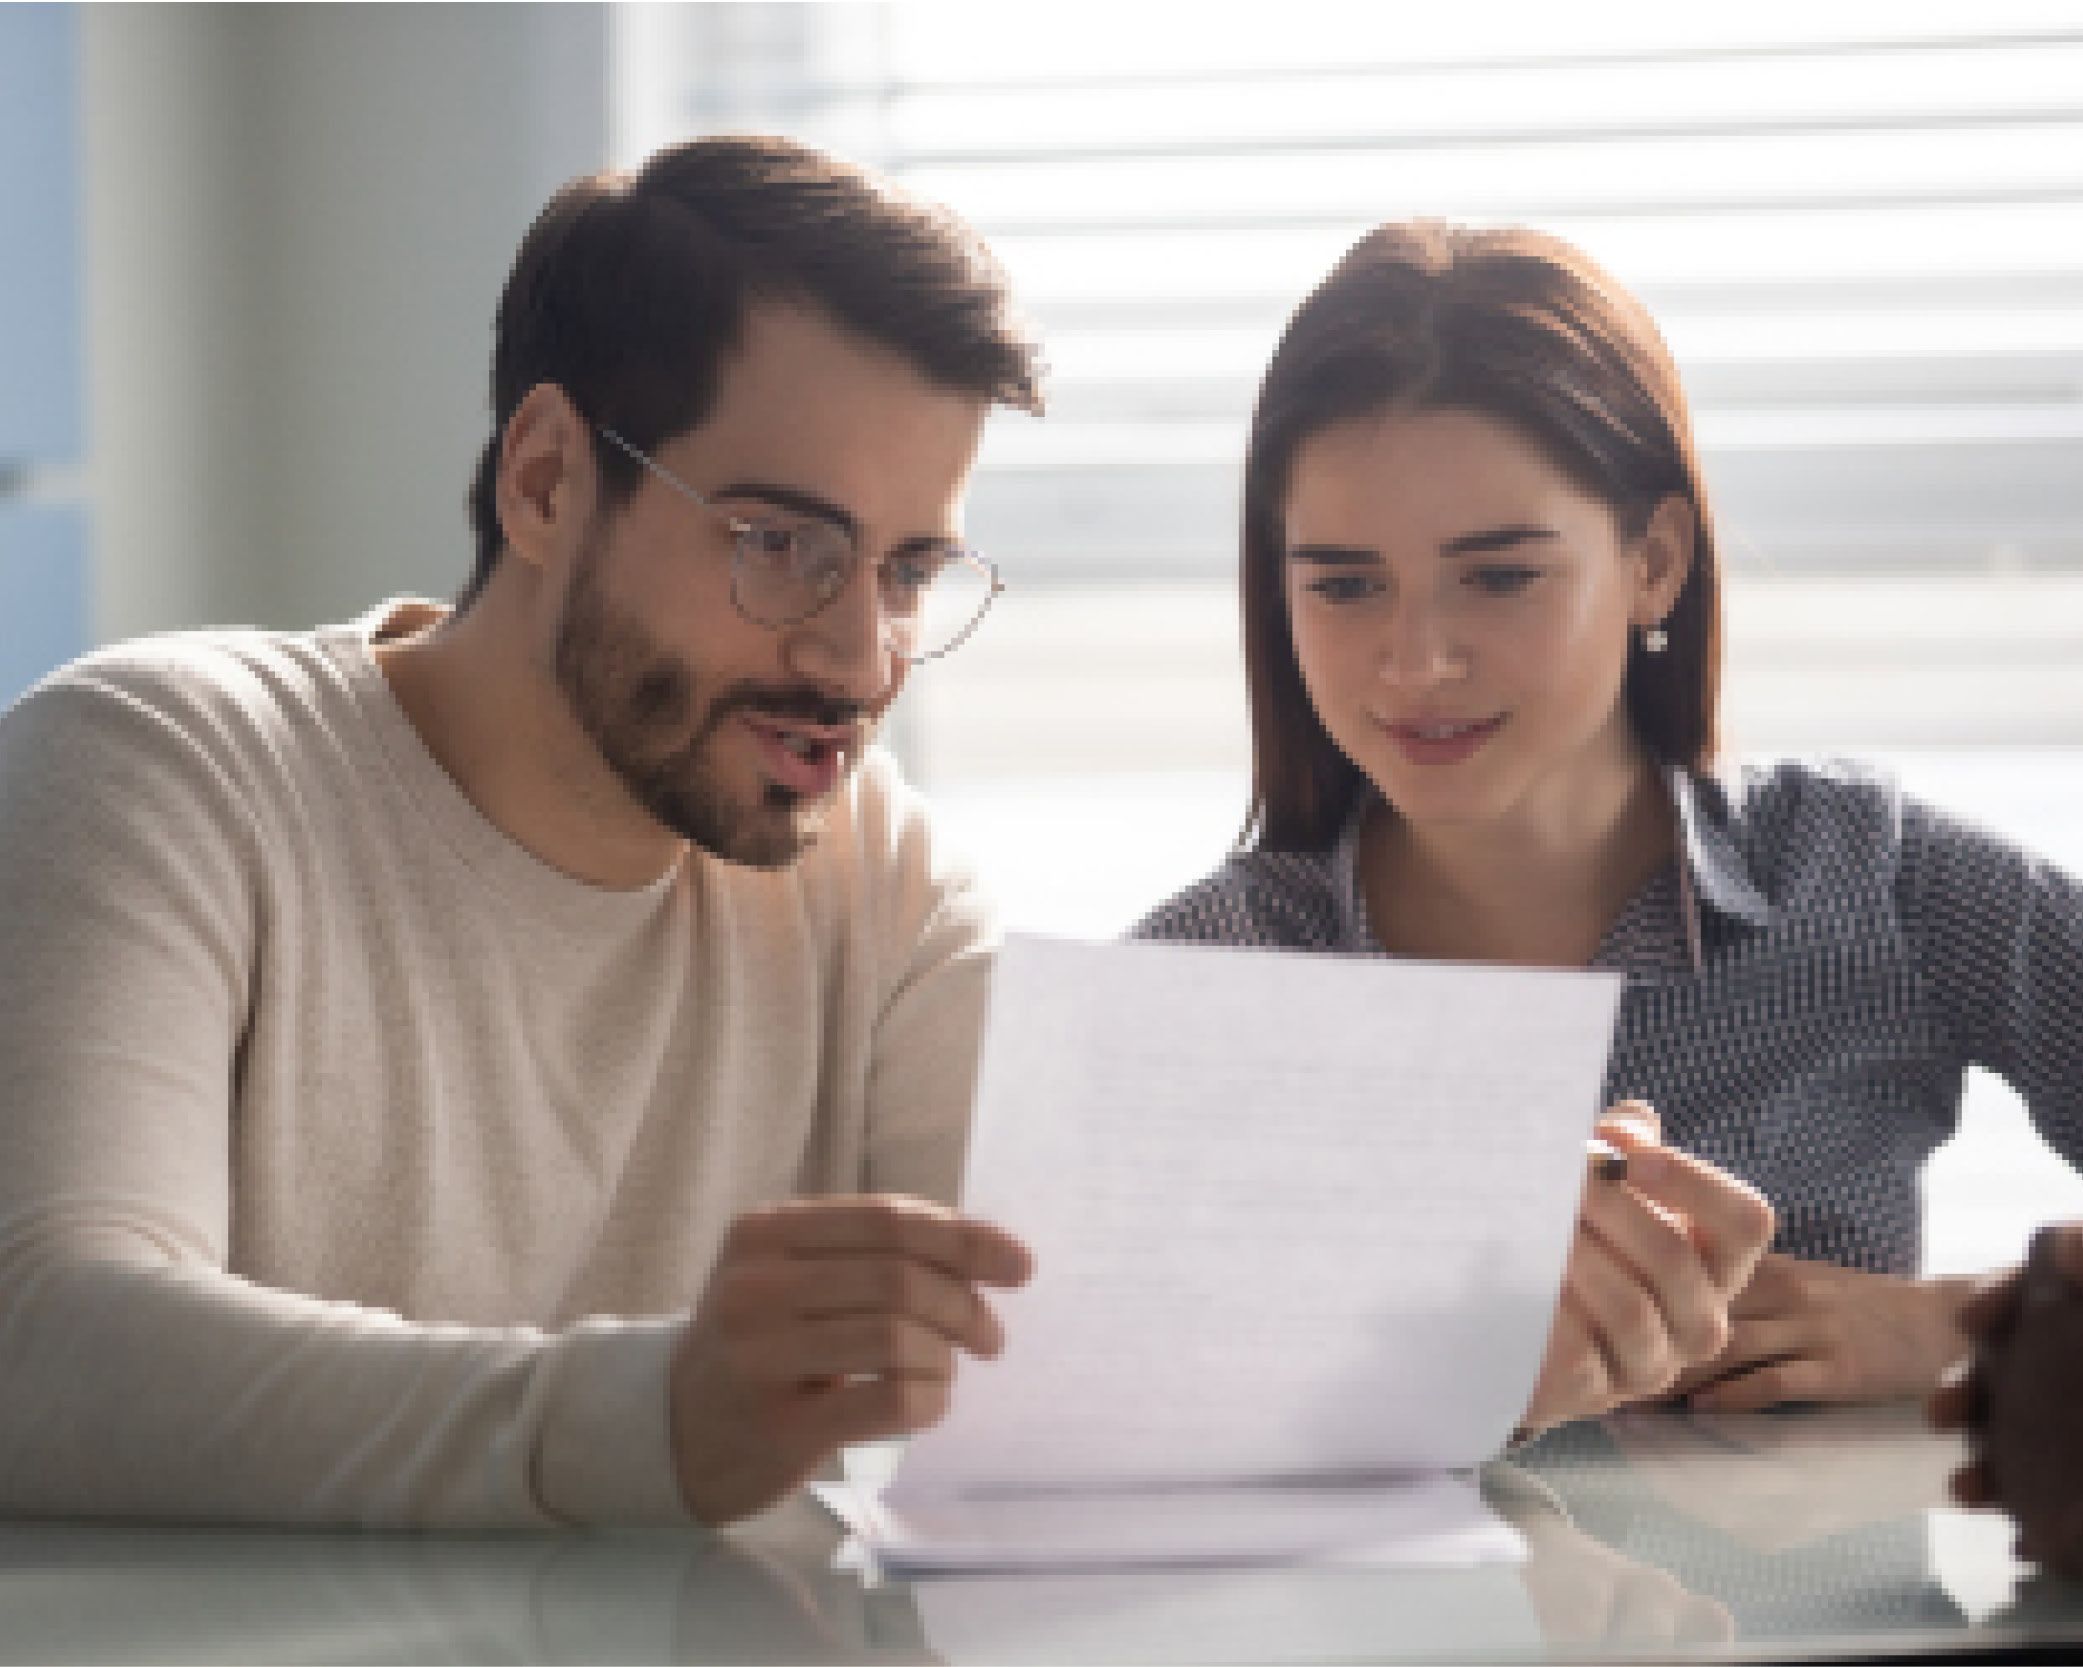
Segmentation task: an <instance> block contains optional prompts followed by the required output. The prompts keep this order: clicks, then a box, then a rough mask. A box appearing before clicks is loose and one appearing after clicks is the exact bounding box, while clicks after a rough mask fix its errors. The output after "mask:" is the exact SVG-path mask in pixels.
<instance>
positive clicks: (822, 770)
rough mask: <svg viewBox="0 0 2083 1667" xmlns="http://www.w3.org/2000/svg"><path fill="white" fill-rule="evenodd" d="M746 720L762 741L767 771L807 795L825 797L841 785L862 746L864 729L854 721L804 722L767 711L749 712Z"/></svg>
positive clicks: (787, 785)
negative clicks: (843, 722) (847, 768)
mask: <svg viewBox="0 0 2083 1667" xmlns="http://www.w3.org/2000/svg"><path fill="white" fill-rule="evenodd" d="M743 721H744V724H745V727H746V728H747V729H749V730H750V731H751V732H752V734H753V736H754V737H755V738H756V739H757V740H758V742H759V746H760V754H761V757H762V758H763V759H764V761H765V764H766V770H767V774H768V775H769V776H770V777H772V778H773V779H774V781H775V782H777V783H778V784H779V785H781V786H783V787H786V788H788V789H789V790H790V791H791V792H794V793H797V794H799V795H801V796H802V797H804V798H807V799H821V798H823V797H824V796H825V795H826V794H828V793H830V792H831V791H832V789H833V788H835V787H836V786H838V784H839V778H840V777H841V776H842V775H843V774H844V773H845V771H846V767H847V764H848V762H849V760H850V759H852V758H853V757H854V756H856V755H857V754H858V753H859V752H860V749H861V740H862V737H861V731H860V729H859V728H858V727H857V726H855V725H852V724H814V723H804V722H800V721H798V720H796V719H792V718H779V717H775V716H773V715H772V714H770V713H764V712H746V713H745V714H744V715H743Z"/></svg>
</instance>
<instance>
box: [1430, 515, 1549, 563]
mask: <svg viewBox="0 0 2083 1667" xmlns="http://www.w3.org/2000/svg"><path fill="white" fill-rule="evenodd" d="M1561 536H1562V535H1561V534H1560V533H1558V532H1557V531H1556V530H1555V529H1554V528H1553V527H1535V526H1529V525H1526V524H1524V523H1520V522H1515V523H1513V524H1512V525H1511V526H1508V527H1486V528H1484V529H1483V530H1482V531H1481V532H1473V533H1463V534H1461V536H1460V537H1459V538H1450V539H1448V540H1447V541H1446V542H1445V543H1444V544H1442V545H1441V546H1440V547H1439V553H1440V554H1441V555H1443V556H1478V555H1483V554H1485V553H1486V552H1488V551H1492V550H1509V549H1511V548H1513V547H1514V546H1515V545H1520V544H1530V543H1533V542H1535V541H1536V540H1540V539H1553V538H1560V537H1561Z"/></svg>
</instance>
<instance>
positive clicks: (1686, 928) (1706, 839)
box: [1331, 765, 1774, 972]
mask: <svg viewBox="0 0 2083 1667" xmlns="http://www.w3.org/2000/svg"><path fill="white" fill-rule="evenodd" d="M1664 784H1665V786H1666V787H1667V788H1668V790H1669V792H1670V795H1671V803H1672V805H1673V806H1675V807H1676V809H1677V812H1678V845H1679V851H1680V855H1681V857H1682V863H1681V865H1680V868H1679V873H1678V908H1679V911H1680V927H1681V929H1682V931H1683V933H1684V947H1683V949H1682V950H1681V951H1680V953H1681V954H1683V955H1684V958H1685V960H1686V961H1688V962H1689V963H1690V964H1691V968H1692V970H1693V971H1694V972H1698V971H1699V970H1700V966H1701V949H1700V944H1701V939H1702V933H1701V930H1700V918H1699V906H1700V904H1701V903H1705V904H1707V905H1709V906H1710V907H1712V908H1713V909H1715V910H1716V911H1717V912H1719V913H1721V914H1724V915H1727V916H1729V917H1731V918H1732V919H1735V920H1739V921H1741V922H1743V923H1744V924H1745V925H1746V926H1759V927H1761V926H1768V925H1770V924H1771V922H1772V917H1773V913H1774V911H1773V908H1772V905H1771V903H1770V902H1768V901H1767V900H1766V898H1765V895H1764V893H1763V892H1761V891H1759V890H1758V887H1757V882H1756V881H1755V880H1754V879H1752V877H1751V873H1750V867H1749V864H1748V863H1747V862H1745V860H1744V857H1743V853H1742V851H1741V850H1740V849H1739V848H1738V846H1737V843H1736V838H1735V834H1736V828H1737V824H1738V823H1739V821H1740V819H1741V818H1740V812H1738V811H1737V810H1736V809H1735V807H1734V806H1733V805H1732V803H1731V801H1730V797H1729V792H1728V789H1727V787H1726V785H1725V784H1724V783H1723V782H1722V781H1721V779H1720V778H1719V777H1717V776H1713V775H1694V774H1693V773H1692V772H1691V771H1690V770H1686V769H1683V768H1681V767H1680V766H1677V765H1671V766H1669V767H1668V768H1666V769H1665V771H1664ZM1375 798H1376V795H1375V794H1373V793H1369V792H1363V793H1362V794H1361V795H1360V796H1359V799H1358V800H1357V802H1355V804H1354V805H1353V808H1352V813H1351V814H1350V815H1349V816H1347V817H1346V819H1345V825H1344V826H1343V827H1342V828H1341V829H1339V832H1338V842H1337V843H1336V844H1335V845H1334V846H1332V848H1331V884H1332V895H1333V897H1334V898H1335V900H1336V902H1337V908H1338V947H1339V948H1340V949H1345V950H1366V949H1376V948H1378V946H1379V943H1380V939H1379V938H1378V937H1377V936H1376V934H1375V933H1374V931H1373V930H1372V928H1371V926H1370V924H1369V922H1368V920H1367V905H1366V900H1365V899H1364V898H1363V897H1362V896H1361V895H1360V827H1361V824H1362V823H1363V822H1364V821H1365V820H1366V816H1367V812H1368V810H1369V809H1370V808H1371V807H1372V805H1373V803H1374V801H1375Z"/></svg>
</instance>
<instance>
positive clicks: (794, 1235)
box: [671, 1197, 1031, 1524]
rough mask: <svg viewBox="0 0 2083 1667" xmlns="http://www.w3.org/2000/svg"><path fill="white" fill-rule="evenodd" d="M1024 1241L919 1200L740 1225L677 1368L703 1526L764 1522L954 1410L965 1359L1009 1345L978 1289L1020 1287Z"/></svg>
mask: <svg viewBox="0 0 2083 1667" xmlns="http://www.w3.org/2000/svg"><path fill="white" fill-rule="evenodd" d="M1030 1268H1031V1258H1030V1257H1029V1256H1028V1253H1027V1251H1026V1249H1025V1247H1023V1246H1022V1245H1021V1244H1020V1243H1019V1241H1018V1240H1016V1239H1014V1238H1012V1237H1011V1236H1010V1235H1008V1234H1006V1233H1004V1232H1002V1231H1000V1230H999V1229H998V1228H996V1227H992V1226H990V1225H989V1224H987V1223H985V1222H981V1221H973V1220H970V1219H968V1218H966V1217H964V1216H960V1215H957V1214H955V1213H954V1212H953V1211H951V1210H946V1209H942V1208H941V1207H940V1206H938V1205H935V1204H928V1203H924V1202H922V1201H920V1200H918V1199H913V1198H893V1197H892V1198H822V1199H806V1200H801V1201H798V1202H796V1203H790V1204H782V1205H779V1206H777V1207H775V1208H773V1209H767V1210H757V1211H754V1212H753V1213H751V1214H749V1215H745V1216H742V1217H740V1218H739V1219H738V1221H737V1222H736V1223H735V1224H734V1225H733V1226H732V1228H731V1231H730V1236H729V1237H728V1238H727V1239H726V1240H725V1241H724V1246H723V1252H722V1255H721V1256H720V1257H719V1258H718V1260H717V1264H716V1271H715V1273H714V1274H713V1275H712V1276H711V1278H710V1281H709V1287H708V1289H707V1291H705V1292H704V1293H703V1296H702V1300H701V1303H700V1305H699V1306H698V1307H697V1308H696V1309H695V1312H694V1316H693V1318H692V1319H690V1320H689V1321H688V1324H687V1329H686V1330H685V1332H683V1333H682V1335H681V1340H680V1345H679V1348H678V1350H677V1351H676V1352H675V1354H674V1357H673V1369H672V1386H671V1415H672V1442H673V1465H674V1471H675V1474H676V1476H677V1478H678V1480H679V1483H680V1492H681V1494H682V1496H683V1497H684V1498H685V1499H686V1501H687V1505H688V1509H690V1510H691V1511H693V1512H694V1514H695V1515H696V1516H697V1517H699V1518H701V1519H702V1520H703V1521H704V1522H708V1523H712V1524H713V1523H724V1522H732V1521H735V1520H736V1519H738V1518H739V1517H743V1516H749V1515H751V1514H752V1513H753V1512H755V1511H759V1510H763V1509H765V1508H766V1507H767V1506H768V1505H771V1504H773V1503H774V1502H775V1501H776V1500H777V1499H780V1498H782V1497H783V1496H784V1495H785V1494H787V1493H789V1492H791V1491H793V1490H794V1489H795V1488H798V1487H800V1486H801V1485H802V1484H803V1483H804V1482H805V1481H807V1480H808V1479H809V1478H810V1477H811V1475H813V1474H814V1473H815V1472H816V1470H817V1468H818V1467H819V1466H820V1465H822V1464H823V1463H824V1462H825V1460H826V1459H828V1458H830V1457H831V1456H832V1455H833V1454H834V1453H836V1452H837V1451H838V1450H839V1449H840V1448H841V1447H843V1446H846V1445H848V1444H849V1443H851V1442H857V1441H873V1440H877V1439H880V1438H883V1437H887V1436H896V1435H908V1434H910V1433H912V1432H913V1431H916V1430H922V1429H924V1428H925V1427H926V1426H927V1425H929V1424H932V1423H935V1422H937V1421H938V1419H939V1418H940V1416H941V1415H942V1413H944V1412H945V1411H946V1410H947V1400H948V1385H949V1382H950V1380H951V1379H952V1378H953V1376H954V1371H955V1351H956V1350H957V1349H963V1350H966V1351H967V1352H968V1353H970V1354H973V1355H977V1356H980V1357H984V1358H989V1357H990V1356H992V1355H995V1354H997V1353H998V1351H999V1349H1000V1348H1001V1347H1003V1345H1004V1337H1003V1334H1002V1333H1001V1332H1000V1330H999V1326H998V1320H997V1318H996V1316H995V1315H993V1314H992V1312H991V1310H990V1308H989V1307H988V1306H987V1305H986V1304H985V1302H984V1299H983V1296H982V1294H981V1292H980V1290H979V1287H980V1286H987V1285H997V1286H1012V1285H1019V1284H1021V1283H1023V1282H1024V1281H1025V1280H1026V1278H1027V1276H1028V1273H1029V1271H1030Z"/></svg>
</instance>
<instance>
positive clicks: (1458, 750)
mask: <svg viewBox="0 0 2083 1667" xmlns="http://www.w3.org/2000/svg"><path fill="white" fill-rule="evenodd" d="M1504 720H1505V714H1504V713H1502V712H1500V713H1498V714H1497V715H1496V716H1494V717H1489V718H1465V719H1449V718H1436V719H1428V720H1426V721H1425V722H1422V723H1384V724H1382V726H1381V727H1382V730H1383V732H1384V733H1386V734H1387V735H1388V737H1389V739H1390V740H1392V741H1394V742H1395V743H1396V745H1397V748H1398V749H1399V750H1400V751H1401V752H1402V753H1403V756H1404V757H1406V758H1408V759H1409V760H1410V761H1411V762H1412V763H1413V764H1459V763H1460V762H1461V761H1462V760H1463V759H1465V758H1468V757H1470V756H1471V755H1473V754H1474V753H1476V752H1477V751H1479V750H1480V749H1481V748H1482V745H1483V743H1484V742H1486V741H1488V740H1489V739H1490V737H1491V736H1493V735H1495V734H1496V733H1497V732H1498V730H1500V729H1502V728H1503V727H1504Z"/></svg>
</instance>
